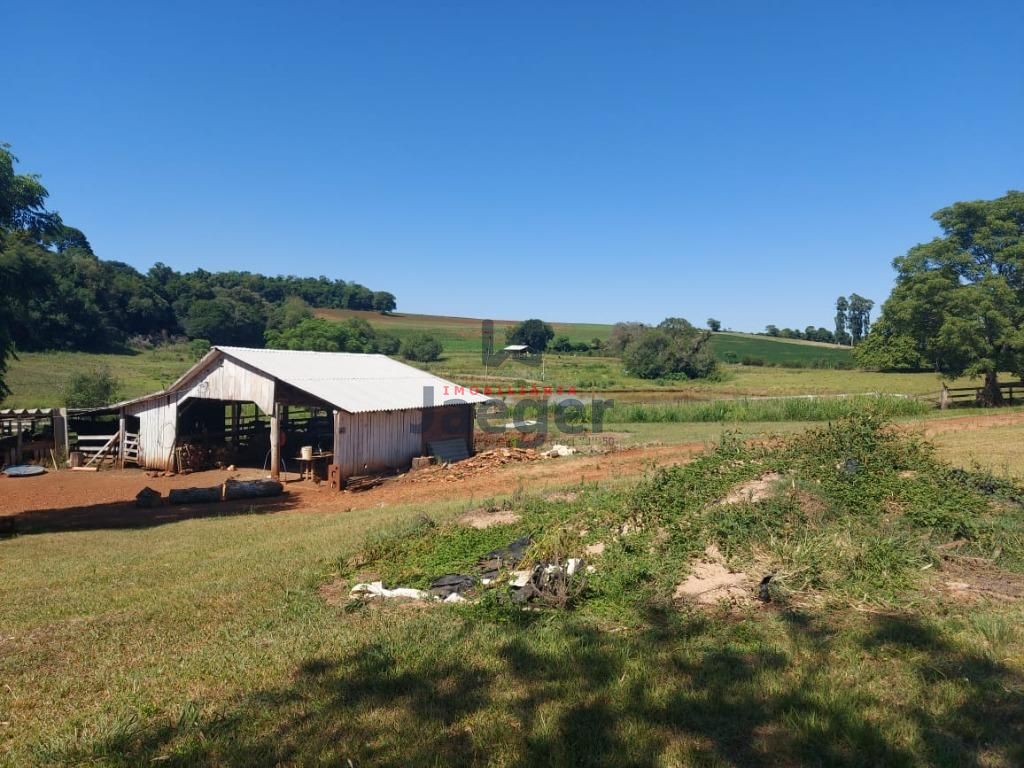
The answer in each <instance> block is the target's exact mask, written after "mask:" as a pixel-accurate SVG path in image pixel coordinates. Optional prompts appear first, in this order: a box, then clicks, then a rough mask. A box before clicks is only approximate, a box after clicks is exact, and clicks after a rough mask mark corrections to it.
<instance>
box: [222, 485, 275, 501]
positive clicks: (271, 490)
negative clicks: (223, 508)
mask: <svg viewBox="0 0 1024 768" xmlns="http://www.w3.org/2000/svg"><path fill="white" fill-rule="evenodd" d="M283 491H284V486H283V485H281V483H279V482H278V481H277V480H228V481H226V482H225V483H224V500H225V501H231V500H233V499H258V498H261V497H263V496H278V495H280V494H281V493H282V492H283Z"/></svg>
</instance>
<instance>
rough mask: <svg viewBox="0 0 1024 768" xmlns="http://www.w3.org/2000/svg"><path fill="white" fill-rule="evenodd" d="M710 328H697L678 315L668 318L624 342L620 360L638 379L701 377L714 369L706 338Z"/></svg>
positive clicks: (708, 374) (708, 335)
mask: <svg viewBox="0 0 1024 768" xmlns="http://www.w3.org/2000/svg"><path fill="white" fill-rule="evenodd" d="M710 338H711V332H710V331H700V330H698V329H696V328H694V327H693V326H692V325H690V323H688V322H686V321H685V320H683V319H682V318H668V319H667V320H665V321H663V322H662V323H661V324H660V325H659V326H658V327H657V328H644V329H642V330H640V331H639V332H638V334H637V335H636V336H635V337H634V338H633V340H632V341H630V342H629V343H628V345H627V346H626V350H625V352H624V353H623V356H622V361H623V363H625V365H626V368H627V369H628V370H629V371H630V373H632V374H633V375H634V376H638V377H640V378H641V379H660V378H687V379H704V378H708V377H709V376H711V375H713V374H714V373H715V370H716V364H715V356H714V353H713V352H712V351H711V347H710V345H709V344H708V341H709V340H710Z"/></svg>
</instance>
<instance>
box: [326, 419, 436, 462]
mask: <svg viewBox="0 0 1024 768" xmlns="http://www.w3.org/2000/svg"><path fill="white" fill-rule="evenodd" d="M335 421H336V425H337V426H336V428H335V436H334V456H335V459H334V460H335V462H336V463H337V464H339V465H340V466H341V474H342V477H352V476H353V475H365V474H367V473H368V472H375V471H379V470H383V469H402V468H405V467H407V466H408V465H409V463H410V462H411V461H412V459H413V457H414V456H419V455H420V451H421V442H422V436H421V435H420V433H419V431H418V428H419V424H420V411H419V410H418V409H414V410H408V411H377V412H374V413H348V412H347V411H338V413H337V416H336V419H335ZM342 430H344V431H342Z"/></svg>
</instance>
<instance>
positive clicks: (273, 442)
mask: <svg viewBox="0 0 1024 768" xmlns="http://www.w3.org/2000/svg"><path fill="white" fill-rule="evenodd" d="M280 422H281V419H280V416H279V415H278V405H277V403H274V407H273V409H271V412H270V476H271V477H272V478H273V479H274V480H277V479H279V478H280V477H281V423H280Z"/></svg>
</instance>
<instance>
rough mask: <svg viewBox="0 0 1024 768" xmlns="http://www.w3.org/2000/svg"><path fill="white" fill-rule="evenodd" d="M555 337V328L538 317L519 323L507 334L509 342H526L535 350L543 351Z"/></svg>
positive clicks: (506, 338)
mask: <svg viewBox="0 0 1024 768" xmlns="http://www.w3.org/2000/svg"><path fill="white" fill-rule="evenodd" d="M553 338H555V329H554V328H552V327H551V326H550V325H549V324H548V323H545V322H544V321H543V320H538V319H536V318H533V319H531V320H524V321H523V322H521V323H518V324H517V325H515V326H514V327H513V328H511V329H510V330H509V331H508V333H507V334H506V335H505V341H506V343H507V344H526V345H527V346H528V347H529V348H530V349H532V350H533V351H534V352H543V351H544V350H545V349H547V348H548V342H549V341H551V340H552V339H553Z"/></svg>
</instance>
